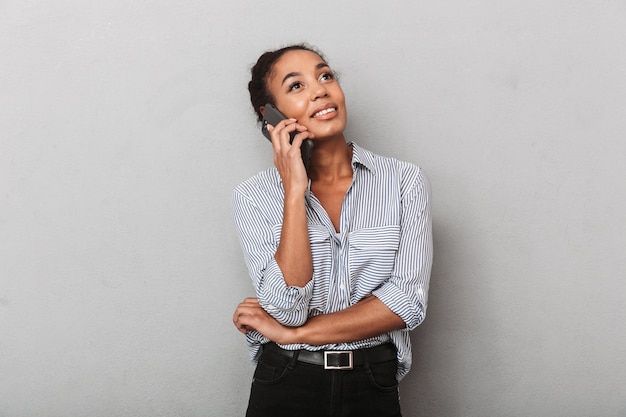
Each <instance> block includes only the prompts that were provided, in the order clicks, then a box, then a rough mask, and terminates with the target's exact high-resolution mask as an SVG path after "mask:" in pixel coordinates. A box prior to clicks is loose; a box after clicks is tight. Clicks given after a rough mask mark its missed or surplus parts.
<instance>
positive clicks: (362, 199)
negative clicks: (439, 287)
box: [233, 45, 432, 417]
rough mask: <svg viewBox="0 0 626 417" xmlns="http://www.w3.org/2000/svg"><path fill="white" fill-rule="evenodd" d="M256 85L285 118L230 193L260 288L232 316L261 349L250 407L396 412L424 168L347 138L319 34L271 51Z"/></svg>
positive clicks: (419, 288) (424, 254)
mask: <svg viewBox="0 0 626 417" xmlns="http://www.w3.org/2000/svg"><path fill="white" fill-rule="evenodd" d="M248 89H249V91H250V97H251V101H252V105H253V107H254V109H255V111H256V113H257V116H258V119H259V121H261V120H262V117H263V113H264V110H265V104H266V103H270V104H273V105H274V106H276V108H278V109H279V110H280V111H281V112H282V113H283V114H284V115H285V116H286V117H287V119H285V120H282V121H281V122H279V123H277V124H276V126H271V125H270V126H268V130H269V131H270V134H271V141H272V146H273V148H274V165H275V167H273V168H270V169H268V170H266V171H263V172H261V173H259V174H257V175H256V176H254V177H252V178H250V179H249V180H247V181H245V182H243V183H242V184H240V185H239V186H238V187H237V188H236V190H235V192H234V197H233V205H234V218H235V223H236V225H237V228H238V232H239V236H240V240H241V244H242V248H243V252H244V257H245V260H246V264H247V266H248V269H249V272H250V276H251V278H252V281H253V283H254V286H255V289H256V298H247V299H245V300H244V301H243V302H242V303H241V304H240V305H239V306H238V307H237V309H236V311H235V314H234V316H233V322H234V324H235V326H236V327H237V328H238V329H239V330H240V331H241V332H242V333H244V334H245V335H246V338H247V341H248V344H249V346H250V351H251V355H252V358H253V360H254V361H256V362H257V368H256V370H255V374H254V380H253V384H252V390H251V394H250V401H249V405H248V412H247V416H249V417H252V416H272V417H276V416H315V417H323V416H330V415H332V416H360V417H362V416H376V417H384V416H400V405H399V399H398V389H397V385H398V381H399V380H400V379H401V378H402V377H404V375H406V373H407V372H408V371H409V368H410V365H411V346H410V339H409V330H412V329H414V328H415V327H417V326H418V325H419V324H420V323H421V322H422V321H423V319H424V316H425V313H426V301H427V293H428V284H429V277H430V268H431V262H432V233H431V218H430V201H429V200H430V186H429V182H428V179H427V178H426V176H425V175H424V173H423V171H422V170H421V169H420V168H418V167H416V166H415V165H412V164H410V163H407V162H401V161H398V160H395V159H392V158H386V157H382V156H378V155H375V154H373V153H371V152H369V151H367V150H365V149H363V148H361V147H359V146H358V145H357V144H355V143H353V142H349V143H348V142H346V139H345V137H344V130H345V128H346V123H347V112H346V103H345V98H344V94H343V91H342V89H341V87H340V85H339V83H338V82H337V79H336V77H335V74H334V73H333V71H332V70H331V69H330V67H329V65H328V63H327V62H326V60H325V59H324V57H323V56H322V54H320V53H319V52H316V51H315V50H314V49H313V48H311V47H309V46H306V45H292V46H289V47H286V48H282V49H279V50H276V51H271V52H267V53H265V54H263V55H262V56H261V57H260V58H259V60H258V61H257V63H256V65H255V66H254V67H253V68H252V79H251V81H250V83H249V85H248ZM291 132H297V134H296V135H295V137H294V139H293V142H292V143H290V133H291ZM306 139H311V140H312V141H313V142H314V147H313V150H312V153H311V160H310V167H309V171H308V173H307V171H306V170H305V167H304V164H303V162H302V158H301V152H300V145H301V144H302V142H303V141H304V140H306ZM307 174H308V175H307Z"/></svg>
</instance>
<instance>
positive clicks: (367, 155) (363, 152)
mask: <svg viewBox="0 0 626 417" xmlns="http://www.w3.org/2000/svg"><path fill="white" fill-rule="evenodd" d="M348 146H350V147H352V167H353V168H356V167H357V165H362V166H363V167H365V168H366V169H367V170H369V171H371V172H372V173H376V169H375V165H374V155H373V154H372V153H371V152H370V151H368V150H367V149H363V148H361V147H360V146H359V145H357V144H356V143H354V142H349V143H348Z"/></svg>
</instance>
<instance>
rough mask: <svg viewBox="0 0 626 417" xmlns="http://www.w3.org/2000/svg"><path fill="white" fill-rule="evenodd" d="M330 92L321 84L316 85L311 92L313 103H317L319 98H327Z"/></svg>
mask: <svg viewBox="0 0 626 417" xmlns="http://www.w3.org/2000/svg"><path fill="white" fill-rule="evenodd" d="M327 96H328V91H326V86H325V85H324V84H322V83H320V82H318V83H317V84H316V85H315V88H313V89H312V90H311V101H315V100H317V99H319V98H323V97H327Z"/></svg>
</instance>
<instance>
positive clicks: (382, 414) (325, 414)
mask: <svg viewBox="0 0 626 417" xmlns="http://www.w3.org/2000/svg"><path fill="white" fill-rule="evenodd" d="M397 367H398V364H397V361H396V360H389V361H385V362H379V363H365V364H362V365H358V366H355V367H354V369H352V370H327V369H324V367H323V366H320V365H311V364H308V363H303V362H300V361H298V360H297V358H288V357H285V356H283V355H280V354H278V353H276V352H274V351H272V350H269V349H264V350H263V353H262V354H261V357H260V359H259V362H258V364H257V367H256V370H255V372H254V379H253V382H252V389H251V392H250V401H249V403H248V411H247V413H246V417H401V414H400V401H399V396H398V382H397V380H396V371H397Z"/></svg>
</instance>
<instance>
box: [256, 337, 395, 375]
mask: <svg viewBox="0 0 626 417" xmlns="http://www.w3.org/2000/svg"><path fill="white" fill-rule="evenodd" d="M263 349H267V350H268V351H270V352H276V353H278V354H279V355H282V356H286V357H288V358H293V357H294V356H296V355H297V357H296V359H297V360H298V361H300V362H304V363H308V364H310V365H319V366H323V367H324V369H344V370H346V369H352V368H353V367H354V366H360V365H364V364H366V363H378V362H386V361H390V360H394V359H396V358H397V356H396V348H395V346H394V345H393V344H392V343H385V344H383V345H378V346H374V347H371V348H366V349H357V350H318V351H311V350H304V349H301V350H286V349H283V348H281V347H279V346H278V345H277V344H276V343H267V344H266V345H264V347H263Z"/></svg>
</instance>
